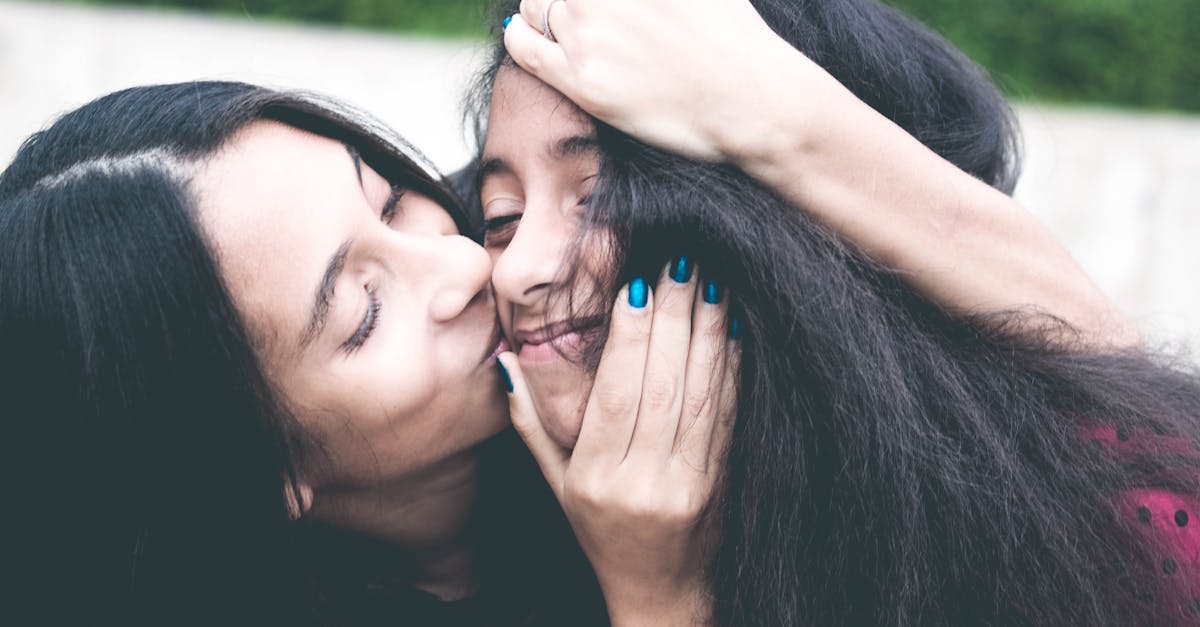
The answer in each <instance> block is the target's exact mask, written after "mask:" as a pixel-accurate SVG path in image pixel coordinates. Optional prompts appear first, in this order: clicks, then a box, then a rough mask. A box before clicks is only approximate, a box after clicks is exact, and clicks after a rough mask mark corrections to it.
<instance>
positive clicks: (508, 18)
mask: <svg viewBox="0 0 1200 627" xmlns="http://www.w3.org/2000/svg"><path fill="white" fill-rule="evenodd" d="M511 21H512V16H511V15H510V16H508V17H506V18H504V30H508V23H509V22H511Z"/></svg>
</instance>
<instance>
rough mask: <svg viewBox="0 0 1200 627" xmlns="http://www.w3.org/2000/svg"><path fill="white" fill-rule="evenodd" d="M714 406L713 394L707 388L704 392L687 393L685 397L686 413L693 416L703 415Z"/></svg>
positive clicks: (684, 408)
mask: <svg viewBox="0 0 1200 627" xmlns="http://www.w3.org/2000/svg"><path fill="white" fill-rule="evenodd" d="M711 408H712V396H711V395H710V394H709V393H708V390H705V391H704V392H703V393H694V394H686V395H684V398H683V411H684V415H685V416H688V417H692V418H696V417H699V416H703V415H704V414H705V413H706V412H708V411H709V410H710V409H711Z"/></svg>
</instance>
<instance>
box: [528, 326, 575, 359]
mask: <svg viewBox="0 0 1200 627" xmlns="http://www.w3.org/2000/svg"><path fill="white" fill-rule="evenodd" d="M579 345H580V336H579V333H577V332H574V331H570V332H567V333H563V334H562V335H556V336H554V337H551V338H548V339H545V340H542V341H531V342H525V343H523V344H521V352H520V354H519V356H520V358H521V361H522V362H541V361H550V360H554V359H562V357H563V355H564V354H566V355H571V354H573V353H574V352H575V351H576V350H577V349H578V348H579Z"/></svg>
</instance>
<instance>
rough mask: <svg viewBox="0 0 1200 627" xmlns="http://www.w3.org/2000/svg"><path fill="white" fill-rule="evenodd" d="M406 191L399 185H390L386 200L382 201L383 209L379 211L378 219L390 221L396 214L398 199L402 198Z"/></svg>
mask: <svg viewBox="0 0 1200 627" xmlns="http://www.w3.org/2000/svg"><path fill="white" fill-rule="evenodd" d="M407 191H408V190H407V189H404V188H403V187H400V186H399V185H392V191H391V193H390V194H388V198H387V202H385V203H383V209H382V210H380V212H379V219H380V220H383V222H384V224H391V223H392V218H393V217H394V216H395V215H396V208H397V207H399V206H400V199H401V198H404V193H405V192H407Z"/></svg>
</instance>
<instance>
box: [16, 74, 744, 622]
mask: <svg viewBox="0 0 1200 627" xmlns="http://www.w3.org/2000/svg"><path fill="white" fill-rule="evenodd" d="M473 231H474V227H473V225H472V222H471V219H470V217H469V216H468V214H467V213H466V212H465V211H464V210H463V209H462V208H461V205H460V204H459V202H458V201H457V200H456V198H455V196H454V195H453V194H452V193H451V192H450V191H449V189H448V188H447V187H446V186H445V184H444V183H443V182H442V181H441V180H440V179H439V178H438V177H436V176H434V175H433V174H431V173H430V170H428V169H427V168H426V167H425V166H424V165H423V164H422V162H421V161H419V159H418V157H416V156H415V153H413V152H412V151H411V149H409V148H408V147H407V145H406V144H404V143H403V141H402V140H400V139H399V138H397V137H395V136H394V135H392V134H391V133H390V132H389V131H387V130H386V129H384V128H382V127H379V126H377V125H374V124H373V123H372V122H370V121H369V119H368V118H366V117H365V116H362V115H361V114H358V113H355V112H353V111H351V110H350V109H348V108H346V107H344V106H342V105H338V104H336V103H332V102H327V101H322V100H319V99H316V98H314V97H305V96H300V95H296V94H288V93H281V92H277V91H272V90H268V89H264V88H260V87H255V86H251V85H245V84H240V83H220V82H202V83H184V84H177V85H160V86H149V87H139V88H133V89H129V90H125V91H122V92H118V93H115V94H111V95H109V96H105V97H103V98H100V99H98V100H96V101H94V102H92V103H89V104H87V105H85V106H83V107H81V108H79V109H77V110H75V111H73V112H70V113H68V114H66V115H64V116H63V117H61V118H60V119H58V120H57V121H56V122H55V123H54V124H53V125H52V126H50V127H49V128H48V129H46V130H45V131H42V132H40V133H37V134H36V135H34V136H33V137H31V138H30V139H29V140H28V141H26V142H25V144H24V145H23V146H22V148H21V149H20V151H19V153H18V154H17V156H16V158H15V159H14V161H13V162H12V164H10V165H9V166H8V168H7V169H5V170H4V172H3V174H0V238H2V240H3V242H4V244H5V245H4V246H3V247H2V250H0V267H2V268H3V269H4V271H3V272H2V273H0V398H3V399H4V405H5V409H4V413H3V419H2V420H0V430H3V437H0V440H2V441H3V442H4V443H5V453H4V455H3V459H4V460H5V462H6V464H8V465H9V466H8V472H6V473H5V475H6V477H7V478H8V479H9V481H10V483H11V484H13V485H12V486H11V487H10V488H9V489H7V490H6V491H5V493H6V495H7V502H8V503H9V506H10V507H9V509H8V510H7V511H8V512H9V515H8V516H7V518H8V520H9V521H10V526H9V533H8V534H6V540H5V542H6V549H5V551H4V555H5V557H4V567H5V569H6V570H7V571H8V572H9V573H10V574H11V575H12V577H10V579H19V583H18V585H17V587H15V588H10V589H9V591H8V593H9V594H8V595H6V599H10V601H7V602H6V607H5V610H6V615H9V616H17V617H21V618H20V619H18V620H19V622H29V623H31V624H147V625H178V624H202V625H225V624H248V625H264V624H297V623H299V624H307V623H315V624H321V625H341V624H355V625H358V624H382V623H387V624H394V623H395V622H396V621H403V622H407V623H410V624H470V625H479V624H546V625H555V624H564V623H567V622H569V623H572V624H600V623H602V622H603V621H604V617H605V609H604V608H605V601H607V603H608V605H610V606H613V607H623V605H622V604H623V602H624V601H623V600H622V599H620V598H616V597H611V596H610V598H609V599H607V600H604V599H601V598H600V597H599V596H598V593H597V591H596V588H595V585H594V583H593V581H594V580H593V575H592V571H591V569H589V568H588V567H587V565H586V562H584V561H583V558H582V556H581V555H580V553H579V551H578V548H577V547H576V545H575V543H574V540H573V539H572V537H571V535H570V532H569V528H568V527H567V526H566V524H565V523H564V522H562V519H561V513H560V512H559V511H558V509H557V507H555V505H554V501H553V499H552V497H550V495H549V493H548V491H547V490H546V488H545V486H544V484H542V483H541V481H540V480H538V478H537V476H536V474H535V473H536V471H535V470H534V469H533V468H532V466H531V465H530V463H529V461H530V460H529V459H528V456H527V455H523V454H522V452H521V451H520V450H519V449H518V448H514V447H513V445H518V446H519V442H517V441H516V440H515V439H514V438H511V437H506V436H504V435H503V434H502V435H497V434H499V433H501V432H502V431H503V430H504V428H505V426H506V425H507V424H508V421H507V419H506V415H505V412H504V402H503V398H504V396H503V380H502V378H501V376H500V375H499V373H498V372H497V369H496V368H495V360H494V356H495V353H497V352H498V351H499V350H500V349H501V348H503V347H504V343H503V340H502V339H501V338H500V336H499V330H498V328H497V323H496V317H495V306H494V303H493V301H492V297H491V292H490V288H489V286H488V281H489V279H490V274H491V265H490V263H489V261H488V257H487V255H486V254H485V252H484V251H483V249H482V248H481V247H480V246H479V245H478V244H477V243H475V242H473V241H472V240H470V239H468V238H467V237H464V236H462V235H461V233H472V232H473ZM689 307H690V306H689ZM706 311H707V315H708V316H711V317H712V318H713V320H714V321H715V324H720V320H721V319H722V316H724V309H723V308H721V307H709V308H708V309H706ZM637 316H640V317H641V318H643V319H646V318H649V317H654V318H659V317H658V316H656V315H655V314H654V313H652V308H649V307H647V308H644V309H643V310H642V311H640V312H638V313H637ZM626 326H628V325H626ZM655 326H656V330H655V333H654V334H652V335H651V336H650V337H648V338H639V337H633V338H631V340H630V341H629V342H627V343H626V351H628V350H630V349H633V350H634V352H635V353H636V350H637V349H638V347H641V350H643V351H644V350H645V348H646V346H648V345H649V344H648V343H649V342H656V343H660V340H661V339H662V337H663V335H664V333H666V332H668V331H670V330H671V329H672V328H678V325H673V324H672V323H671V321H670V320H667V319H665V318H659V319H658V322H657V324H656V325H655ZM621 328H622V327H621V325H620V318H619V317H617V318H615V319H614V333H618V332H619V331H620V329H621ZM680 337H682V338H683V339H684V340H685V343H684V344H683V346H682V348H676V349H673V350H671V352H672V353H673V354H681V355H683V356H684V358H683V359H681V360H680V367H690V368H696V369H698V370H699V371H707V370H711V368H712V367H713V365H712V364H713V363H715V360H716V358H717V357H718V356H717V354H716V353H715V352H713V351H710V353H711V354H712V358H711V359H710V360H709V362H708V363H705V361H704V360H703V359H701V358H698V357H696V353H694V352H693V353H692V356H691V357H688V343H687V342H691V346H692V347H693V348H694V347H696V346H706V345H710V344H712V340H711V338H708V337H705V336H703V335H697V337H696V338H694V341H693V338H691V336H690V334H688V333H687V332H686V329H685V331H684V333H683V334H679V333H674V334H673V338H674V339H679V338H680ZM656 338H657V339H656ZM660 348H661V346H660ZM634 357H635V360H634V363H644V361H645V357H644V352H643V354H642V356H641V357H640V359H638V358H637V356H636V354H634ZM624 359H626V357H623V356H620V355H617V356H616V357H614V361H613V363H614V366H613V367H614V368H615V370H614V371H615V372H617V373H622V371H623V370H625V369H626V368H625V366H624V364H625V361H624ZM617 379H618V380H619V381H618V382H619V383H621V384H623V385H625V384H632V385H634V386H635V387H636V386H640V379H638V378H637V377H636V376H634V377H630V376H623V377H618V378H617ZM597 389H598V390H602V389H603V386H602V385H601V386H597ZM714 389H717V390H718V391H719V390H720V389H721V386H717V387H716V388H714ZM724 389H726V390H727V391H729V390H731V389H732V382H730V383H729V384H727V385H725V386H724ZM731 407H732V403H731V402H726V403H721V404H719V405H714V406H713V411H711V412H707V413H706V416H707V418H706V419H708V420H710V421H711V422H712V424H713V425H714V428H713V430H711V434H712V436H713V437H717V438H719V437H720V434H721V433H728V430H729V425H730V424H731V422H732V421H731V420H729V419H725V420H717V418H718V417H719V416H718V412H719V411H721V410H722V409H724V410H725V411H726V415H729V408H731ZM657 418H658V419H661V420H662V421H663V422H664V424H665V423H667V422H670V421H671V420H676V421H677V420H678V418H679V412H676V413H675V414H674V415H673V416H672V415H671V414H670V413H668V412H660V413H658V414H657ZM718 448H719V447H718ZM617 514H619V512H617ZM609 518H612V513H610V514H609ZM297 519H300V520H299V521H297ZM442 600H446V601H448V602H442Z"/></svg>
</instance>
